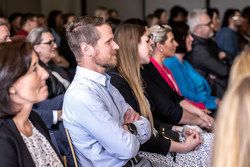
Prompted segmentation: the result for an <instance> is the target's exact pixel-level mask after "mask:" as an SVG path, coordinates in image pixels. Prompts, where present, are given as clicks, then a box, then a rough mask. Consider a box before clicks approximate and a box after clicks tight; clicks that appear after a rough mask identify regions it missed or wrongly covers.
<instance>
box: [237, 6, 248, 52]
mask: <svg viewBox="0 0 250 167" xmlns="http://www.w3.org/2000/svg"><path fill="white" fill-rule="evenodd" d="M241 15H242V25H241V26H240V28H239V33H238V35H239V43H240V49H241V50H244V49H245V48H247V47H249V46H250V6H247V7H245V8H244V9H243V10H242V12H241Z"/></svg>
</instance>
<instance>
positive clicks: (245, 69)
mask: <svg viewBox="0 0 250 167" xmlns="http://www.w3.org/2000/svg"><path fill="white" fill-rule="evenodd" d="M246 74H250V50H248V51H243V52H241V54H240V55H239V56H237V57H236V58H235V60H234V63H233V65H232V68H231V71H230V77H229V86H228V89H230V88H231V87H232V85H234V83H235V82H236V81H237V80H239V78H240V77H242V76H244V75H246Z"/></svg>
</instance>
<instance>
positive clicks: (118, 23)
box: [108, 19, 122, 33]
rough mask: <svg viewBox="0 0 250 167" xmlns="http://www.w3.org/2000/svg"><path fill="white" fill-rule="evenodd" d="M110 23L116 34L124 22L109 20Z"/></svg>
mask: <svg viewBox="0 0 250 167" xmlns="http://www.w3.org/2000/svg"><path fill="white" fill-rule="evenodd" d="M108 21H109V24H110V26H111V28H112V32H113V33H115V31H116V29H117V28H118V27H119V25H120V23H121V22H122V21H121V20H117V19H109V20H108Z"/></svg>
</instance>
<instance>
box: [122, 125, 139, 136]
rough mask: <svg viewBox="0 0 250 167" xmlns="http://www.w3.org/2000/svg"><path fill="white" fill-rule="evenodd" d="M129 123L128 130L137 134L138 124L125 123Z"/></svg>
mask: <svg viewBox="0 0 250 167" xmlns="http://www.w3.org/2000/svg"><path fill="white" fill-rule="evenodd" d="M125 125H127V127H128V130H129V131H130V132H131V133H132V134H133V135H135V136H136V135H137V128H136V126H135V125H134V124H133V123H128V124H125Z"/></svg>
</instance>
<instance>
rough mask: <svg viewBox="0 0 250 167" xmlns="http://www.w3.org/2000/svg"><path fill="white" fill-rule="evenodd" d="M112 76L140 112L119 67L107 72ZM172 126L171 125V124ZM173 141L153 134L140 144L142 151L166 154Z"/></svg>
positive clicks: (131, 104) (113, 81) (131, 103)
mask: <svg viewBox="0 0 250 167" xmlns="http://www.w3.org/2000/svg"><path fill="white" fill-rule="evenodd" d="M107 73H108V74H109V75H110V76H111V81H110V82H111V84H112V85H113V86H115V87H116V88H117V89H118V90H119V92H120V93H121V94H122V96H123V97H124V99H125V101H126V102H127V103H128V104H129V105H130V106H131V107H132V108H133V109H134V110H135V111H137V112H139V113H140V107H139V103H138V101H137V98H136V96H135V94H134V92H133V90H132V89H131V87H130V86H129V84H128V83H127V81H126V80H125V79H124V78H123V77H122V76H121V75H120V74H119V73H118V70H117V68H115V69H111V70H109V71H108V72H107ZM170 127H171V126H170ZM170 145H171V141H170V140H168V139H164V138H158V137H154V136H151V138H150V139H149V140H148V141H147V142H146V143H144V144H142V145H141V146H140V151H147V152H153V153H159V154H163V155H166V154H167V153H168V151H169V148H170Z"/></svg>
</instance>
